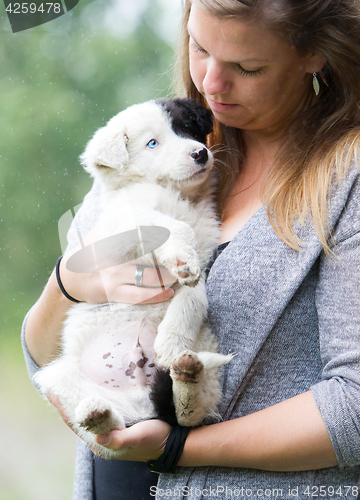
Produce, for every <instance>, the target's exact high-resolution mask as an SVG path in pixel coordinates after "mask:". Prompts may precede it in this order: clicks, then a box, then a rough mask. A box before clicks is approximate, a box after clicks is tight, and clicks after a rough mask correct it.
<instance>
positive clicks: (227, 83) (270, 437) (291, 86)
mask: <svg viewBox="0 0 360 500" xmlns="http://www.w3.org/2000/svg"><path fill="white" fill-rule="evenodd" d="M182 42H183V47H182V52H181V56H180V59H181V62H182V68H183V81H184V84H185V89H186V93H187V95H189V96H191V97H195V98H196V99H198V100H201V101H202V102H204V103H205V104H206V105H207V106H209V107H210V109H211V110H212V111H213V113H214V116H215V118H216V120H217V126H216V127H215V132H214V135H213V137H212V145H214V146H215V145H217V144H218V143H222V144H225V145H226V146H227V148H226V150H225V151H222V152H221V151H220V152H219V156H220V157H221V162H220V168H219V183H218V206H219V212H220V213H221V216H222V241H221V243H222V245H221V250H222V252H221V254H220V255H219V256H218V258H217V259H216V261H215V262H214V263H213V266H212V268H211V270H210V273H209V277H208V281H207V290H208V297H209V321H210V324H211V326H212V328H213V329H214V331H216V332H217V334H218V336H219V339H220V343H221V348H222V351H223V352H224V353H228V352H239V354H240V355H239V356H236V357H235V358H234V360H233V361H232V362H231V363H229V365H227V366H226V367H225V369H224V386H223V390H224V398H223V402H222V406H221V414H222V417H223V420H224V421H222V422H220V423H218V424H214V425H210V426H206V427H201V428H196V429H191V430H190V432H189V434H188V436H187V439H186V441H185V446H184V449H183V452H182V454H181V456H180V459H179V461H178V466H179V468H178V469H177V471H176V473H175V474H170V473H168V474H162V475H161V476H160V481H159V484H158V487H157V494H158V497H159V498H161V497H163V496H165V495H166V496H167V497H170V498H182V497H185V498H201V497H206V496H217V497H218V498H228V497H230V498H231V497H236V496H237V497H251V496H258V497H266V496H267V497H277V498H284V499H290V498H304V499H308V498H309V497H312V496H322V497H325V498H331V497H335V498H356V497H357V496H358V494H359V486H360V485H359V483H360V468H359V464H360V434H359V429H360V364H359V362H360V342H359V340H360V339H359V333H358V331H359V328H358V326H359V323H360V308H359V305H360V301H359V295H358V293H359V292H358V283H359V277H360V246H359V242H360V238H359V231H360V206H359V203H358V201H357V200H358V199H359V198H358V197H359V194H360V186H359V175H358V165H359V162H358V161H357V152H358V147H359V146H358V144H359V139H358V137H359V130H360V128H359V126H360V111H359V102H360V86H359V77H360V72H359V63H358V61H359V60H360V4H359V2H357V1H356V2H354V1H352V0H344V1H341V2H338V1H337V0H292V1H291V0H278V1H276V0H185V8H184V17H183V31H182ZM229 166H230V168H229ZM84 210H87V208H86V206H85V209H84ZM83 213H84V212H83ZM227 242H229V243H228V244H227ZM146 272H147V274H146V275H144V277H145V278H146V280H147V282H146V280H145V281H144V284H145V285H146V284H149V283H151V280H152V279H153V276H154V275H153V274H152V272H153V270H151V269H146ZM125 274H126V273H125ZM125 274H124V275H123V276H122V277H120V278H118V280H120V282H121V283H125V284H128V285H129V284H130V283H131V284H132V283H134V269H132V268H131V266H129V268H128V270H127V274H126V275H125ZM75 278H76V277H74V276H71V275H70V273H67V272H66V269H65V266H64V268H63V270H62V279H63V281H64V285H65V288H66V289H67V291H68V292H69V293H70V294H71V295H73V296H75V297H77V298H78V299H80V300H90V301H94V302H101V301H104V300H105V298H104V297H103V296H101V292H100V291H99V290H100V286H99V285H98V284H97V283H96V282H95V277H92V278H91V277H90V278H83V280H85V279H92V280H93V283H91V284H89V282H87V283H85V282H84V281H82V282H81V281H76V279H75ZM167 282H168V283H171V277H170V276H168V277H167ZM114 283H115V278H114ZM118 283H119V281H118ZM90 285H91V286H90ZM132 288H134V287H130V286H120V287H117V286H116V285H114V286H113V290H114V294H115V298H114V300H120V301H121V300H126V301H131V298H132V296H131V295H130V294H131V293H132V291H133V290H132ZM119 289H121V290H120V292H119ZM136 291H137V292H138V290H136ZM90 293H91V296H89V294H90ZM141 293H142V294H143V295H141V298H142V299H143V300H146V299H148V298H149V296H148V295H147V293H148V291H147V290H146V289H143V290H142V292H141ZM124 297H125V299H124ZM138 298H139V296H137V299H138ZM164 299H165V297H164V296H163V295H159V296H158V297H157V298H156V299H149V300H164ZM49 303H51V304H56V307H55V308H54V309H53V312H52V314H51V318H50V317H49V316H46V314H45V313H44V311H45V310H46V308H47V306H48V305H49ZM60 304H62V305H60ZM68 307H69V304H68V303H66V302H65V300H64V299H63V298H62V297H61V296H60V293H59V291H58V290H57V287H56V282H55V281H54V278H51V279H50V282H49V284H48V286H47V288H46V289H45V292H44V294H43V296H42V298H41V299H40V300H39V302H38V303H37V305H35V308H34V309H33V311H37V314H35V313H34V312H31V313H30V315H29V318H28V322H27V326H26V333H25V337H26V343H27V346H28V349H29V351H30V353H31V355H32V357H33V358H34V360H35V361H36V362H37V364H39V365H41V364H42V363H43V362H44V360H45V359H47V358H48V356H49V355H50V354H54V347H55V346H56V342H57V340H56V339H57V335H58V333H57V332H58V330H59V326H58V325H59V322H60V320H61V318H62V317H63V314H64V312H65V311H66V310H67V308H68ZM44 337H45V338H44ZM65 418H66V417H65ZM169 430H170V429H169V426H168V425H167V424H165V423H164V422H161V421H150V422H142V423H140V424H136V425H134V426H133V427H131V428H129V429H126V430H123V431H113V432H112V433H111V434H110V436H99V437H98V441H99V443H101V444H104V445H106V446H109V447H110V448H128V452H127V454H126V459H128V460H135V461H147V460H155V459H157V458H158V457H159V455H161V453H162V452H163V450H164V445H165V442H166V440H167V439H168V436H169ZM85 455H86V452H85ZM85 455H83V459H82V464H84V463H87V462H86V459H85V458H84V457H85ZM84 484H85V483H84ZM155 490H156V488H152V489H151V495H152V496H153V495H154V494H155ZM78 498H80V496H78ZM81 498H85V496H82V497H81ZM86 498H91V495H90V496H88V497H86Z"/></svg>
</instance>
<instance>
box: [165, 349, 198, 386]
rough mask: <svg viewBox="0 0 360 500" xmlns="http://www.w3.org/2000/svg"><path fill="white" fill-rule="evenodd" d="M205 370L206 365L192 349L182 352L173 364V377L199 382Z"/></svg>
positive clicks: (184, 380)
mask: <svg viewBox="0 0 360 500" xmlns="http://www.w3.org/2000/svg"><path fill="white" fill-rule="evenodd" d="M203 371H204V365H203V364H202V362H201V361H200V360H199V358H198V357H197V355H196V354H195V353H194V352H192V351H185V352H182V353H181V354H179V355H178V356H176V358H175V359H174V360H173V362H172V364H171V377H172V378H173V379H175V380H181V381H182V382H192V383H197V382H198V381H199V380H200V378H201V377H202V375H203Z"/></svg>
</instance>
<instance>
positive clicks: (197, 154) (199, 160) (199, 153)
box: [190, 148, 209, 165]
mask: <svg viewBox="0 0 360 500" xmlns="http://www.w3.org/2000/svg"><path fill="white" fill-rule="evenodd" d="M190 156H191V158H194V160H195V163H196V164H197V165H205V164H206V162H207V161H208V158H209V156H208V152H207V149H206V148H203V149H200V150H195V151H193V152H192V153H191V155H190Z"/></svg>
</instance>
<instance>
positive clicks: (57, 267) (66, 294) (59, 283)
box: [55, 255, 81, 304]
mask: <svg viewBox="0 0 360 500" xmlns="http://www.w3.org/2000/svg"><path fill="white" fill-rule="evenodd" d="M62 258H63V256H62V255H61V256H60V257H59V258H58V260H57V261H56V267H55V272H56V281H57V282H58V285H59V288H60V290H61V291H62V293H63V294H64V295H65V297H66V298H67V299H69V300H71V302H76V303H77V304H79V303H80V302H81V301H80V300H77V299H74V297H71V295H69V294H68V293H67V291H66V290H65V288H64V285H63V284H62V282H61V278H60V262H61V259H62Z"/></svg>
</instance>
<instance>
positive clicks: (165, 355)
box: [35, 99, 231, 458]
mask: <svg viewBox="0 0 360 500" xmlns="http://www.w3.org/2000/svg"><path fill="white" fill-rule="evenodd" d="M211 128H212V118H211V113H210V111H208V110H206V109H204V108H203V107H202V106H201V105H200V104H198V103H196V102H195V101H191V100H188V99H174V100H158V101H150V102H145V103H143V104H138V105H134V106H131V107H129V108H128V109H126V110H124V111H122V112H121V113H119V114H118V115H116V116H115V117H113V118H112V119H111V120H110V121H109V122H108V124H107V125H106V126H105V127H103V128H101V129H100V130H98V131H97V132H96V133H95V135H94V137H93V138H92V139H91V140H90V142H89V143H88V145H87V147H86V149H85V152H84V154H83V155H82V157H81V161H82V163H83V165H84V167H85V169H86V170H87V171H88V172H89V173H90V174H91V175H92V176H93V177H95V178H97V179H99V180H100V181H101V183H102V186H103V197H102V201H101V205H102V213H101V215H100V216H99V219H98V222H97V224H96V227H95V228H94V234H96V243H95V244H94V245H93V246H92V251H91V255H93V253H95V255H96V263H94V262H93V261H91V258H90V257H89V256H90V253H89V252H88V251H87V249H88V248H90V247H85V246H83V248H81V249H79V250H77V251H76V252H75V253H74V254H73V255H72V256H71V257H70V258H69V259H68V260H67V263H66V265H67V267H68V269H69V270H73V271H76V272H92V271H94V270H95V269H104V268H106V267H110V266H116V265H121V264H122V263H124V262H129V261H132V263H133V264H135V265H142V266H150V267H157V268H158V272H159V273H160V274H161V268H162V267H166V268H167V269H168V270H169V271H170V272H171V273H172V274H173V275H174V277H175V279H176V278H177V283H176V284H175V285H174V287H173V288H174V290H175V294H174V297H173V298H172V299H171V300H170V301H166V302H161V303H158V304H136V305H129V304H123V303H122V304H114V303H109V304H100V305H92V304H87V303H79V304H76V305H74V306H73V307H72V308H71V309H70V311H69V313H68V317H67V320H66V322H65V324H64V329H63V333H62V339H63V345H62V354H61V356H60V357H59V358H58V359H56V360H55V361H53V362H51V363H50V364H49V365H47V366H46V367H44V368H43V369H41V370H40V371H39V372H38V373H37V374H36V375H35V382H36V383H37V384H38V386H39V387H40V390H41V392H42V393H43V394H44V395H46V394H48V393H49V392H51V393H53V394H56V395H57V396H58V397H59V400H60V403H61V404H62V406H63V408H64V411H65V412H66V414H67V415H68V416H69V417H70V420H71V422H72V424H73V426H74V427H75V428H76V429H77V431H78V433H79V435H80V436H81V437H82V438H83V439H84V440H85V441H86V442H87V443H88V444H89V445H90V446H91V447H93V448H94V449H97V450H100V449H101V452H102V454H103V455H105V456H106V457H107V458H113V457H116V456H121V453H122V452H121V451H111V450H107V449H106V448H103V447H101V446H99V445H98V444H97V443H96V442H95V439H94V435H95V434H103V433H108V432H109V431H110V430H112V429H122V428H124V427H125V426H127V425H131V424H133V423H135V422H138V421H140V420H144V419H149V418H154V417H158V418H163V419H165V420H168V421H169V422H170V423H172V424H173V423H174V420H175V422H176V421H177V422H178V423H179V424H181V425H184V426H194V425H198V424H200V423H202V422H204V421H206V420H211V419H214V418H217V413H216V408H217V405H218V403H219V400H220V397H221V390H220V381H219V376H220V373H219V367H220V366H221V365H223V364H225V363H227V362H228V361H229V360H230V359H231V356H223V355H220V354H218V352H217V351H218V343H217V340H216V338H215V336H214V335H213V334H212V332H211V331H210V329H209V327H208V326H207V323H206V311H207V299H206V293H205V284H204V269H205V267H206V264H207V263H208V261H209V260H210V258H211V257H212V254H213V251H214V249H215V248H216V246H217V244H218V238H219V226H218V221H217V218H216V215H215V211H214V206H213V201H212V190H213V181H212V177H211V170H212V167H213V155H212V153H211V151H210V150H209V149H207V148H206V146H205V145H204V144H205V141H206V136H207V134H208V133H210V131H211ZM140 270H141V268H140ZM160 281H161V279H160ZM168 381H170V383H167V382H168ZM165 386H166V387H167V389H166V390H165V388H164V387H165ZM162 399H165V400H168V401H167V402H168V403H170V406H171V404H172V406H173V408H174V415H173V416H172V415H171V410H169V411H168V409H166V408H164V406H163V402H162ZM171 400H172V401H171ZM168 406H169V404H168Z"/></svg>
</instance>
